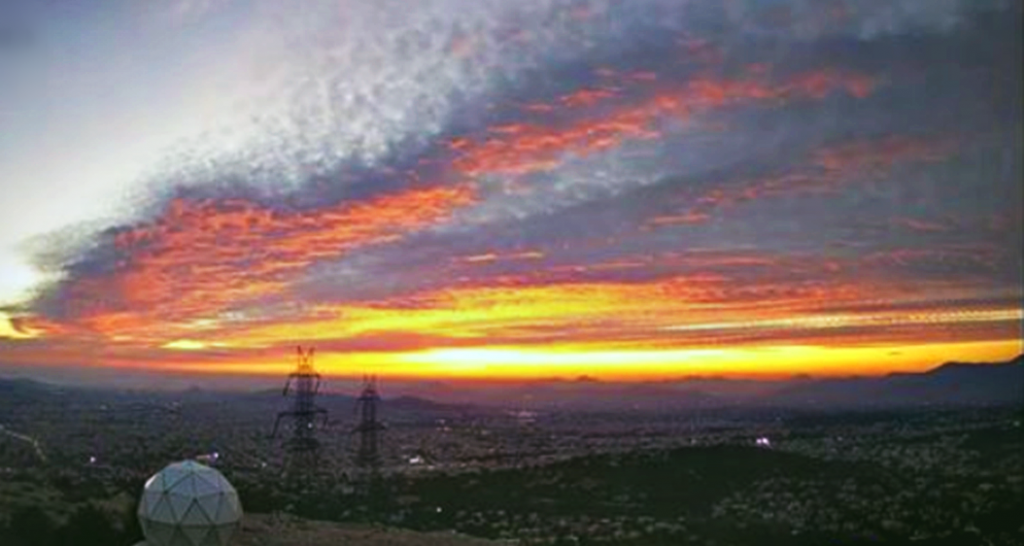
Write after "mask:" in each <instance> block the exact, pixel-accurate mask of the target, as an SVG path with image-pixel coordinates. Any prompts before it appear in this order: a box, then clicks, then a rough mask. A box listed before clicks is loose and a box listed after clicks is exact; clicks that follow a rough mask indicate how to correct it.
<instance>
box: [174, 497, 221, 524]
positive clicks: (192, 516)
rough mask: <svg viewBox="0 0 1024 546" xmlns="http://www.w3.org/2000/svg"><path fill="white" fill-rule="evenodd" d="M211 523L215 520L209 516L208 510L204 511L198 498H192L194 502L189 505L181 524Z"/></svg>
mask: <svg viewBox="0 0 1024 546" xmlns="http://www.w3.org/2000/svg"><path fill="white" fill-rule="evenodd" d="M211 523H213V521H211V520H210V518H209V516H207V515H206V512H205V511H203V509H202V507H201V506H199V503H198V502H197V501H196V499H192V504H190V505H189V507H188V510H187V511H185V514H184V515H182V517H181V524H182V525H186V526H188V525H203V526H209V525H210V524H211Z"/></svg>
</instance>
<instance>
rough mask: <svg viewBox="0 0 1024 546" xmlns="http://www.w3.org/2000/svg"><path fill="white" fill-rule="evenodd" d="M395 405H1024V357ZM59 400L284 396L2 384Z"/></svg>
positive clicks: (409, 386)
mask: <svg viewBox="0 0 1024 546" xmlns="http://www.w3.org/2000/svg"><path fill="white" fill-rule="evenodd" d="M393 388H394V390H393V391H392V392H394V393H395V396H394V397H390V398H385V399H384V401H383V403H382V405H381V409H382V411H384V412H386V413H392V412H394V413H407V414H414V413H445V412H466V411H471V410H473V408H474V407H476V408H478V409H484V408H488V407H489V408H492V409H495V408H504V409H547V410H556V409H562V410H592V411H618V410H629V409H635V410H661V411H674V410H678V411H685V410H693V409H714V408H726V407H737V406H739V407H792V408H822V409H827V408H837V409H853V408H863V409H870V408H897V407H915V406H964V405H967V406H977V405H1004V404H1024V355H1021V356H1018V357H1017V358H1014V359H1013V360H1011V361H1009V362H1001V363H979V364H965V363H959V362H950V363H947V364H943V365H941V366H939V367H937V368H934V369H931V370H928V371H926V372H921V373H893V374H889V375H886V376H881V377H845V378H825V379H813V378H796V379H791V380H785V381H754V380H735V379H723V378H693V379H684V380H678V381H659V382H640V383H616V382H605V381H598V380H594V379H591V378H578V379H576V380H538V381H528V382H522V383H515V384H510V383H507V382H504V383H497V384H486V383H465V384H460V383H457V382H450V383H445V382H437V381H426V382H421V383H415V382H412V383H403V384H401V385H397V384H396V385H394V386H393ZM57 396H72V397H76V398H80V397H87V398H90V399H94V400H104V401H112V402H113V401H120V402H128V403H141V402H161V401H162V402H168V401H172V400H179V401H181V402H183V403H198V404H204V403H225V402H229V401H239V402H243V405H246V406H248V407H251V406H252V405H253V404H255V405H259V406H265V408H264V409H265V410H266V411H272V410H274V409H275V408H276V409H283V408H284V407H285V406H286V405H287V402H286V401H285V400H282V397H281V391H280V390H279V389H273V390H263V391H254V392H248V393H240V392H218V391H206V390H201V389H195V388H193V389H188V390H186V391H179V392H167V391H164V392H142V391H123V390H109V391H104V390H102V389H95V388H88V389H85V388H83V389H74V388H70V387H56V386H53V385H50V384H47V383H42V382H37V381H33V380H29V379H20V378H19V379H2V378H0V408H2V407H3V406H6V405H8V404H19V403H31V402H38V401H41V400H45V399H53V398H54V397H57ZM319 403H320V404H321V405H323V406H324V407H326V408H327V409H328V410H329V411H330V412H331V413H332V414H335V413H338V412H341V413H350V412H351V411H352V408H353V406H354V404H355V398H354V397H353V396H351V395H343V394H334V393H329V394H324V395H322V396H321V397H320V399H319Z"/></svg>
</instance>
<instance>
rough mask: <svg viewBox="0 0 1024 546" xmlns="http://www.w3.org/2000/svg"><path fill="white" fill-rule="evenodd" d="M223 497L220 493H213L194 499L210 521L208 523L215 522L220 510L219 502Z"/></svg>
mask: <svg viewBox="0 0 1024 546" xmlns="http://www.w3.org/2000/svg"><path fill="white" fill-rule="evenodd" d="M223 497H224V495H223V494H222V493H214V494H212V495H205V496H202V497H199V498H197V499H196V504H197V505H199V507H200V508H202V510H203V512H204V513H205V514H206V516H207V517H208V518H209V519H210V522H216V521H217V511H218V510H220V502H221V499H222V498H223Z"/></svg>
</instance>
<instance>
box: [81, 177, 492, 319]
mask: <svg viewBox="0 0 1024 546" xmlns="http://www.w3.org/2000/svg"><path fill="white" fill-rule="evenodd" d="M474 199H475V196H474V192H473V189H472V188H471V187H470V186H468V185H459V186H452V187H431V188H417V189H411V190H407V191H405V192H402V193H398V194H394V195H388V196H384V197H379V198H376V199H372V200H370V201H367V202H362V203H356V204H345V205H342V206H337V207H332V208H327V209H314V210H308V211H294V212H291V211H289V212H282V211H277V210H272V209H269V208H266V207H264V206H262V205H260V204H258V203H255V202H252V201H247V200H242V199H233V200H198V201H197V200H187V199H176V200H174V201H172V202H171V203H169V204H168V206H167V207H166V209H165V210H164V212H163V214H162V215H161V216H160V217H158V218H157V219H156V220H154V221H152V222H149V223H146V224H142V225H138V226H135V227H132V228H131V229H128V230H125V231H123V232H121V233H119V234H118V235H117V236H116V237H115V240H114V245H115V247H116V249H117V251H118V253H119V254H120V256H121V258H120V260H119V261H118V262H117V264H116V267H115V268H114V271H113V272H111V273H109V274H106V275H103V276H99V277H92V278H90V277H84V278H80V279H76V280H74V281H72V283H71V286H70V287H69V290H68V293H67V297H68V299H69V300H70V303H69V306H70V310H71V311H72V313H73V314H74V315H76V316H77V317H78V319H79V321H80V323H81V324H83V325H85V326H86V327H88V328H90V329H92V330H94V331H97V332H101V333H106V334H119V333H120V334H137V333H139V331H140V330H145V329H146V328H147V326H149V325H152V324H155V323H156V321H157V320H159V321H162V322H175V321H182V320H188V319H195V318H200V317H209V316H211V315H213V314H216V313H218V312H220V311H224V310H226V309H228V308H230V307H231V306H233V305H237V304H240V303H243V302H245V301H248V300H252V299H255V298H258V297H260V296H265V295H268V294H275V293H279V292H281V291H282V290H283V289H284V287H285V286H286V285H287V283H288V282H289V280H290V279H291V278H292V277H293V276H294V275H295V274H297V273H298V272H300V271H301V270H302V269H303V268H304V267H306V266H308V265H309V264H311V263H313V262H315V261H317V260H319V259H324V258H332V257H337V256H340V255H342V254H344V253H345V252H346V251H348V250H351V249H353V248H355V247H358V246H361V245H367V244H374V243H379V242H383V241H387V240H389V239H392V238H395V237H399V236H400V235H401V234H402V233H404V232H407V231H410V230H414V229H417V228H420V227H423V226H426V225H429V224H432V223H435V222H438V221H440V220H443V219H444V218H446V217H447V216H448V215H449V214H450V213H451V211H452V210H453V209H455V208H458V207H461V206H465V205H467V204H470V203H471V202H473V201H474Z"/></svg>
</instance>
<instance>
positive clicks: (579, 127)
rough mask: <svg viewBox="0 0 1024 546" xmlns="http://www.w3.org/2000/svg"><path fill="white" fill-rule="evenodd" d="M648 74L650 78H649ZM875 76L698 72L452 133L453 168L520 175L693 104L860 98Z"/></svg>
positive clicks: (646, 129) (628, 136)
mask: <svg viewBox="0 0 1024 546" xmlns="http://www.w3.org/2000/svg"><path fill="white" fill-rule="evenodd" d="M650 76H654V77H653V78H652V77H650ZM650 76H647V75H644V76H643V77H640V76H638V75H632V76H631V77H630V78H629V79H631V80H632V81H634V82H636V81H639V82H648V83H649V82H650V81H653V80H654V79H656V75H653V74H651V75H650ZM875 85H876V82H875V81H874V80H873V79H871V78H870V77H867V76H864V75H861V74H848V73H843V72H838V71H831V70H826V71H820V72H811V73H807V74H800V75H797V76H794V77H792V78H790V79H789V80H787V81H783V82H781V83H774V84H773V83H769V82H766V81H765V80H764V78H763V77H761V76H755V77H753V78H750V79H742V80H721V79H713V78H710V77H700V78H696V79H694V80H692V81H690V82H687V83H686V84H684V85H681V86H679V87H677V88H673V89H664V90H660V91H657V92H655V93H654V94H653V95H648V96H647V97H646V98H643V99H641V100H640V101H639V102H637V103H634V104H624V105H623V104H619V105H617V106H615V107H614V108H611V109H610V110H608V111H601V112H599V113H596V114H594V115H591V116H589V117H585V118H583V119H581V120H578V121H576V122H573V123H571V124H568V125H565V126H548V125H543V124H534V123H518V124H506V125H500V126H495V127H491V128H490V129H489V130H488V133H489V134H488V136H487V137H485V138H482V139H471V138H465V137H463V138H457V139H454V140H452V141H451V142H450V143H449V148H450V149H451V150H452V152H453V153H454V155H455V157H454V159H453V161H452V166H453V167H454V169H455V170H456V171H457V172H459V173H461V174H463V175H466V176H469V177H478V176H485V175H489V174H504V175H524V174H530V173H534V172H540V171H547V170H551V169H553V168H555V167H557V166H558V165H559V164H561V162H562V161H563V157H564V156H565V155H566V154H573V155H576V156H580V157H585V156H587V155H591V154H594V153H597V152H601V151H604V150H608V149H611V148H614V147H616V146H618V145H620V144H621V143H622V142H623V141H626V140H649V139H653V138H657V137H658V136H660V133H659V131H658V128H657V127H656V123H657V121H658V120H659V119H662V118H670V117H676V118H679V117H685V116H688V115H689V114H690V113H691V112H692V111H694V110H709V109H716V108H723V107H726V106H728V105H732V104H737V103H742V102H757V101H775V102H778V101H786V100H796V99H822V98H824V97H825V96H827V95H828V94H829V93H832V92H834V91H840V92H845V93H847V94H850V95H852V96H854V97H858V98H862V97H864V96H867V95H868V94H870V93H871V92H872V91H873V89H874V88H875ZM614 98H619V94H617V93H615V92H613V91H611V90H608V89H598V90H593V89H581V90H579V91H577V92H575V93H572V94H569V95H566V96H563V97H561V98H560V99H559V100H558V101H557V103H556V104H555V105H544V104H531V105H528V106H527V109H528V110H531V111H535V112H544V111H550V110H555V109H557V108H558V107H559V106H561V107H565V108H581V109H582V108H586V107H592V106H595V105H598V104H601V105H606V104H607V103H609V102H610V101H611V100H612V99H614Z"/></svg>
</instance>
